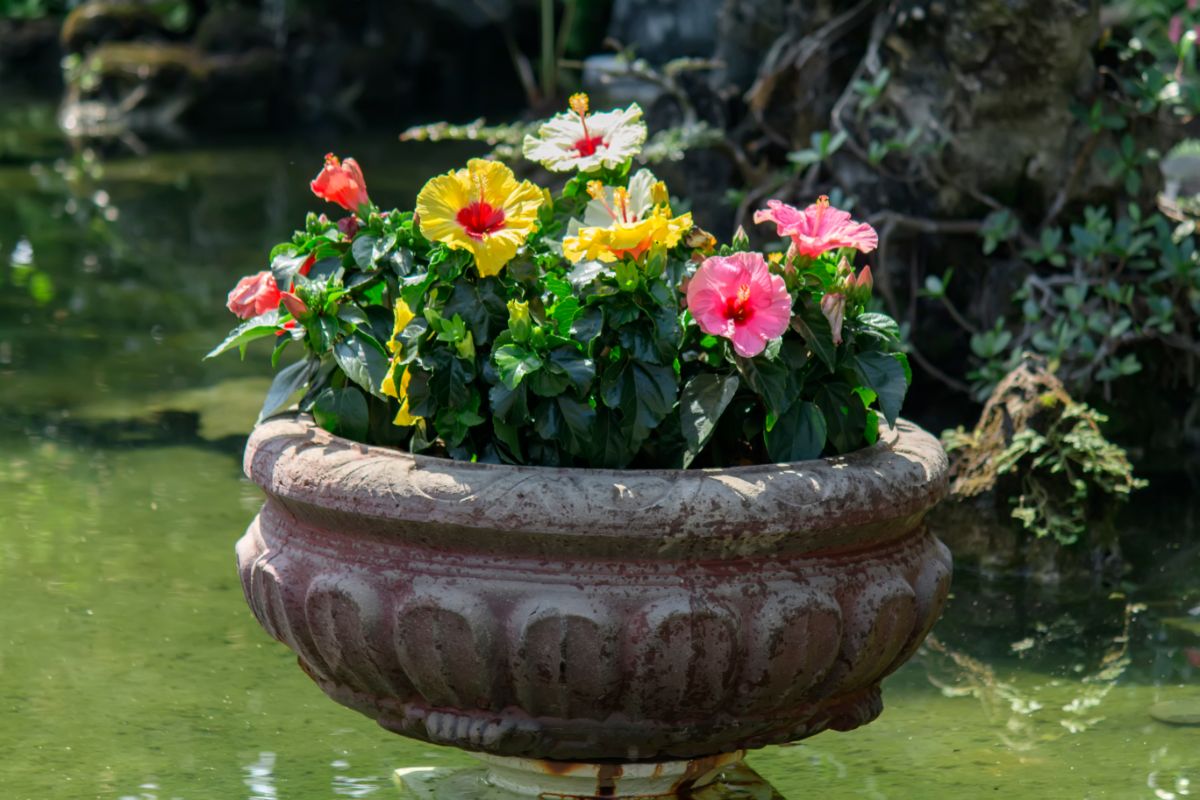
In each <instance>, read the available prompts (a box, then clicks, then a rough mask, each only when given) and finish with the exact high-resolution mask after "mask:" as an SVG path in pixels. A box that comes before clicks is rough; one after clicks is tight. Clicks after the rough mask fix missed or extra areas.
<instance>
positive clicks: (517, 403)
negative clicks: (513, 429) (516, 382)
mask: <svg viewBox="0 0 1200 800" xmlns="http://www.w3.org/2000/svg"><path fill="white" fill-rule="evenodd" d="M526 397H527V395H526V389H525V387H524V386H518V387H517V388H516V389H509V388H508V387H507V386H505V385H504V384H502V383H497V384H496V385H494V386H492V388H491V389H490V390H489V391H488V402H489V403H490V404H491V407H492V416H493V417H495V418H497V419H502V420H504V421H505V422H507V423H510V424H513V425H521V424H523V423H524V422H525V420H526V418H527V417H528V416H529V405H528V402H527V399H526Z"/></svg>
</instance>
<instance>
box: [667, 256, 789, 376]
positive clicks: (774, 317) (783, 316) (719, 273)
mask: <svg viewBox="0 0 1200 800" xmlns="http://www.w3.org/2000/svg"><path fill="white" fill-rule="evenodd" d="M687 304H688V309H689V310H690V311H691V312H692V317H694V318H695V320H696V324H697V325H698V326H700V330H702V331H704V332H705V333H708V334H712V335H714V336H723V337H725V338H726V339H728V340H729V341H730V342H731V343H732V344H733V349H734V352H736V353H737V354H738V355H739V356H742V357H743V358H753V357H754V356H756V355H758V354H759V353H761V352H762V351H763V350H764V349H766V347H767V342H769V341H770V340H772V339H775V338H777V337H779V336H782V335H783V333H784V331H786V330H787V327H788V323H790V322H791V319H792V296H791V295H790V294H788V290H787V286H785V285H784V282H783V278H781V277H779V276H778V275H772V274H771V271H770V269H769V268H768V266H767V260H766V259H765V258H763V257H762V254H761V253H734V254H733V255H731V256H712V257H711V258H708V259H705V261H704V263H703V264H701V265H700V268H699V269H697V270H696V274H695V275H693V276H692V279H691V281H690V282H689V283H688V287H687Z"/></svg>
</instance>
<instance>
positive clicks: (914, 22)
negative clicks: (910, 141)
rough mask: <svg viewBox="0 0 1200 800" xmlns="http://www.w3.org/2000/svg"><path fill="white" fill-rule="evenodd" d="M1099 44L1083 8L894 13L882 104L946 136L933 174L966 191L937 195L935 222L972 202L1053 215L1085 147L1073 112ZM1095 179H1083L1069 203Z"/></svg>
mask: <svg viewBox="0 0 1200 800" xmlns="http://www.w3.org/2000/svg"><path fill="white" fill-rule="evenodd" d="M904 5H908V4H904ZM1099 33H1100V24H1099V12H1098V9H1097V4H1096V3H1094V2H1092V1H1091V0H941V1H940V2H930V3H920V4H916V5H915V6H914V7H913V8H911V9H907V10H906V11H902V12H901V13H900V15H899V17H898V20H897V25H896V27H895V28H894V29H893V32H892V33H891V34H889V35H888V37H887V38H886V40H885V46H884V48H883V53H882V54H883V57H884V64H885V66H887V67H888V68H889V69H890V70H891V74H892V77H891V80H890V82H889V83H888V86H887V90H886V92H887V99H888V100H889V101H890V105H891V106H892V107H894V108H897V109H902V110H903V113H904V116H905V117H906V119H905V120H903V122H904V123H905V124H906V127H909V128H921V129H923V130H925V131H940V132H942V136H943V137H944V139H945V141H946V143H947V144H946V147H945V150H944V153H943V155H942V156H941V159H940V161H941V163H940V164H939V165H938V166H939V168H940V170H941V172H943V173H944V174H947V175H951V176H954V178H955V179H956V181H958V182H959V183H960V184H961V185H962V186H964V188H965V191H956V190H954V189H953V188H951V189H949V190H947V191H943V192H942V193H941V194H940V195H939V197H938V198H937V199H938V205H939V206H940V208H939V209H938V210H939V212H941V213H942V214H945V215H954V214H957V213H962V212H964V211H966V210H971V211H973V210H975V208H976V207H977V201H976V200H975V199H974V198H972V197H971V195H970V192H971V191H981V192H984V193H987V194H991V195H993V196H996V197H1000V198H1005V199H1011V198H1014V197H1015V196H1016V193H1017V192H1018V191H1020V192H1022V196H1021V197H1022V199H1021V203H1022V206H1023V207H1025V208H1029V209H1030V210H1031V211H1034V212H1035V213H1036V206H1037V205H1039V204H1040V205H1042V206H1043V207H1046V206H1049V204H1050V202H1051V199H1052V198H1053V196H1054V195H1055V194H1056V193H1057V192H1058V191H1059V189H1060V188H1061V187H1062V186H1063V185H1064V183H1065V182H1066V181H1067V179H1068V176H1069V175H1070V173H1071V172H1072V170H1073V168H1074V161H1075V158H1076V156H1077V154H1078V152H1079V151H1080V149H1081V148H1082V147H1083V144H1084V139H1086V137H1087V136H1088V132H1087V131H1086V129H1084V128H1083V127H1082V126H1080V125H1077V124H1076V121H1075V120H1074V118H1073V116H1072V114H1071V108H1072V106H1073V105H1075V104H1077V103H1078V102H1079V98H1080V97H1082V96H1084V95H1086V94H1087V93H1088V91H1089V90H1090V87H1091V85H1092V83H1093V81H1094V80H1095V79H1096V66H1095V64H1094V63H1093V60H1092V49H1093V47H1094V45H1095V43H1096V40H1097V38H1098V36H1099ZM1103 180H1104V176H1103V174H1102V173H1097V174H1095V175H1092V174H1087V175H1083V176H1081V177H1080V180H1079V185H1078V186H1077V188H1076V192H1077V193H1079V194H1085V193H1086V192H1087V189H1088V186H1089V184H1091V183H1094V182H1095V181H1103Z"/></svg>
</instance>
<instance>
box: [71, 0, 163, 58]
mask: <svg viewBox="0 0 1200 800" xmlns="http://www.w3.org/2000/svg"><path fill="white" fill-rule="evenodd" d="M166 36H167V30H166V28H165V27H164V26H163V23H162V20H161V19H160V18H159V16H158V15H157V14H155V13H154V12H153V11H151V10H150V9H149V8H147V7H146V6H144V5H141V4H138V3H106V2H98V3H84V4H83V5H81V6H79V7H78V8H76V9H75V10H74V11H72V12H71V13H70V14H68V15H67V18H66V19H65V20H64V21H63V26H62V32H61V33H60V34H59V41H60V42H61V43H62V47H63V50H64V51H66V52H68V53H84V52H87V51H89V50H92V49H93V48H95V47H97V46H98V45H101V44H103V43H105V42H113V41H127V40H130V39H140V38H145V37H152V38H163V37H166Z"/></svg>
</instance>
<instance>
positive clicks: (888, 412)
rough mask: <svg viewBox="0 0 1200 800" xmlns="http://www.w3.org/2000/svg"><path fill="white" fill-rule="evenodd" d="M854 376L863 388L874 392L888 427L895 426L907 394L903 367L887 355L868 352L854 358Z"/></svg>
mask: <svg viewBox="0 0 1200 800" xmlns="http://www.w3.org/2000/svg"><path fill="white" fill-rule="evenodd" d="M854 374H855V375H857V376H858V379H859V380H860V381H861V382H862V384H863V386H865V387H867V388H868V389H870V390H871V391H873V392H875V395H876V397H877V398H878V400H879V409H880V410H881V411H883V416H884V418H885V419H887V421H888V424H889V425H895V424H896V418H897V417H899V416H900V407H901V406H903V405H904V395H905V393H907V392H908V381H907V380H905V378H904V367H903V366H902V365H901V364H900V362H899V361H898V360H897V359H896V358H895V356H892V355H890V354H888V353H880V352H878V351H869V352H866V353H859V354H858V355H857V356H855V358H854Z"/></svg>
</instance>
